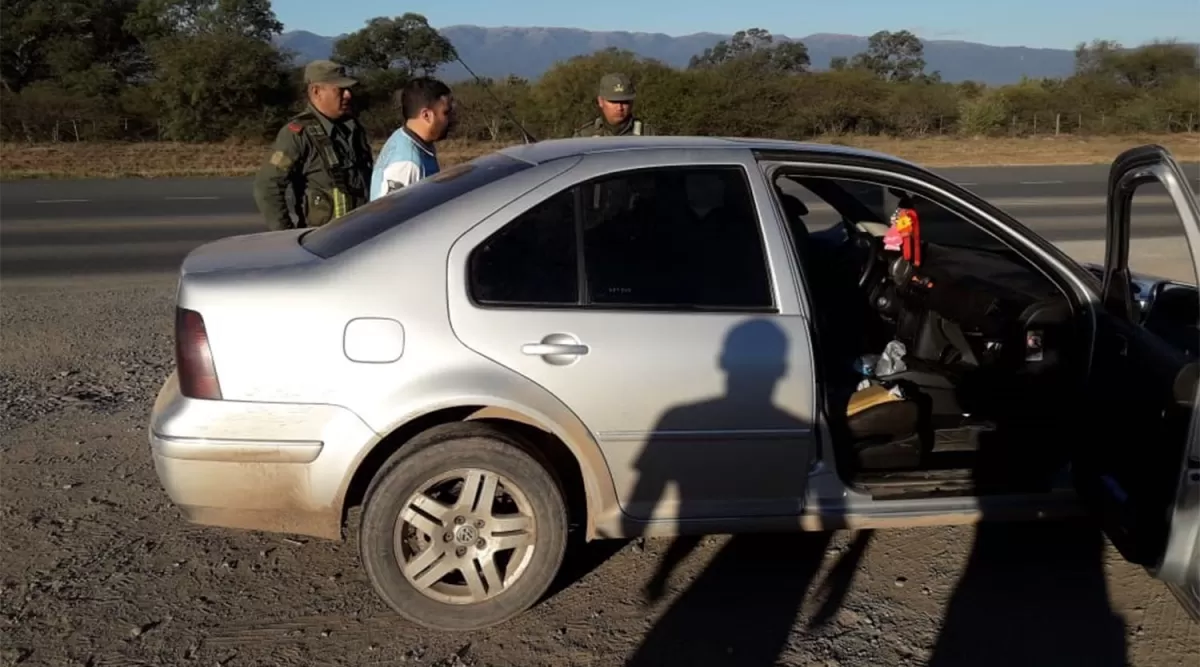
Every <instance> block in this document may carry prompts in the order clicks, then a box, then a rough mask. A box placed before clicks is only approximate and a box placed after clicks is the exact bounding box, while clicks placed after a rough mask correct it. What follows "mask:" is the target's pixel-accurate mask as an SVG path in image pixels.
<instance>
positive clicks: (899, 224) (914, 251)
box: [883, 207, 921, 266]
mask: <svg viewBox="0 0 1200 667" xmlns="http://www.w3.org/2000/svg"><path fill="white" fill-rule="evenodd" d="M891 222H892V226H891V227H889V228H888V230H887V233H886V234H884V236H883V247H884V248H886V249H888V250H901V251H903V253H904V259H906V260H908V261H910V262H912V263H913V266H920V265H921V222H920V220H919V219H918V217H917V211H916V209H913V208H906V207H901V208H897V209H896V212H895V213H892V220H891Z"/></svg>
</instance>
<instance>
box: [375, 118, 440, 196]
mask: <svg viewBox="0 0 1200 667" xmlns="http://www.w3.org/2000/svg"><path fill="white" fill-rule="evenodd" d="M436 173H438V160H437V150H436V149H435V148H434V147H433V145H432V144H430V143H428V142H426V141H424V140H422V139H421V138H420V137H418V136H417V135H415V134H413V133H412V131H411V130H409V129H408V128H407V127H401V128H400V129H398V130H396V131H395V132H393V133H392V136H390V137H388V140H387V143H385V144H384V145H383V150H381V151H380V152H379V160H377V161H376V162H375V170H374V171H373V172H372V173H371V201H375V200H376V199H379V198H380V197H382V196H384V195H386V194H387V193H389V192H394V191H396V190H399V189H400V188H405V187H408V186H410V185H412V184H413V183H416V182H417V181H419V180H421V179H422V178H428V177H429V176H433V175H434V174H436Z"/></svg>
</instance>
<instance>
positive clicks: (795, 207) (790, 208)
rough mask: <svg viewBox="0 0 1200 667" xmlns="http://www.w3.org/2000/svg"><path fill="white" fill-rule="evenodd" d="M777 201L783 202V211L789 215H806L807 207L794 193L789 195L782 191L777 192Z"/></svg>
mask: <svg viewBox="0 0 1200 667" xmlns="http://www.w3.org/2000/svg"><path fill="white" fill-rule="evenodd" d="M779 202H780V203H781V204H783V212H784V213H786V214H788V216H790V217H802V216H805V215H808V207H807V206H805V205H804V202H802V201H800V198H799V197H797V196H796V195H789V194H787V193H784V192H780V193H779Z"/></svg>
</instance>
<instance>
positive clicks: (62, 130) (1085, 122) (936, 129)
mask: <svg viewBox="0 0 1200 667" xmlns="http://www.w3.org/2000/svg"><path fill="white" fill-rule="evenodd" d="M13 116H14V114H5V117H3V118H0V140H2V141H4V142H9V143H28V144H44V143H50V144H57V143H76V142H91V141H140V142H154V141H164V140H167V138H168V137H167V134H166V132H165V131H164V128H163V127H162V125H161V123H159V122H158V121H154V120H147V119H145V118H137V117H124V116H120V117H103V116H101V117H86V116H77V117H58V118H53V117H45V115H43V116H42V117H40V118H36V117H28V116H26V117H15V118H14V117H13ZM651 120H653V119H651ZM504 125H508V123H504ZM476 126H478V127H476ZM816 127H817V128H818V129H813V130H809V131H807V132H806V131H799V132H796V131H784V132H782V134H788V135H796V134H800V135H802V136H790V137H786V138H794V139H809V138H813V137H815V136H819V135H821V134H826V133H829V132H830V131H831V130H832V131H833V132H835V133H838V134H846V135H856V134H857V135H888V136H897V137H926V136H993V137H1047V136H1063V135H1072V136H1089V135H1122V134H1176V133H1195V132H1200V114H1197V113H1195V112H1193V113H1187V114H1176V113H1168V114H1134V115H1130V114H1119V113H1118V114H1105V113H1093V114H1088V113H1079V112H1072V113H1059V112H1046V113H1042V112H1035V113H1017V114H1010V115H1007V117H1004V118H1000V117H992V118H988V119H983V120H980V119H971V118H966V117H964V116H961V115H959V116H946V115H937V116H930V115H925V114H919V113H916V114H905V115H897V116H892V117H885V118H877V119H872V120H870V121H868V122H863V121H862V120H861V119H858V120H857V122H853V123H849V122H848V123H846V124H845V125H842V124H839V123H837V122H836V119H835V122H833V123H830V122H827V121H826V122H822V123H819V124H817V126H816ZM819 128H831V130H825V131H824V132H822V131H820V129H819ZM372 129H374V130H375V131H374V132H372V134H373V135H376V137H377V138H382V137H385V136H387V134H389V133H390V132H391V130H392V129H394V128H372ZM457 129H458V133H459V134H460V135H461V136H462V137H464V138H493V137H495V138H501V139H503V138H508V137H497V132H496V128H495V127H493V126H492V123H491V120H489V119H488V118H484V117H478V118H476V117H466V118H462V119H461V120H460V123H459V126H458V128H457ZM656 129H657V130H658V131H659V133H661V134H671V133H673V132H672V131H671V130H672V128H670V127H669V126H667V127H664V126H663V125H662V124H658V125H657V126H656ZM509 132H512V133H513V137H511V138H513V139H518V138H519V135H517V134H516V132H515V130H512V129H511V128H505V132H504V133H505V134H507V133H509ZM776 134H781V133H776ZM546 136H549V135H548V134H547V135H546ZM241 138H242V139H248V140H253V139H259V138H258V137H241Z"/></svg>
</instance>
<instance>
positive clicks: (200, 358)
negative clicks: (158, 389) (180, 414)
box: [175, 308, 221, 401]
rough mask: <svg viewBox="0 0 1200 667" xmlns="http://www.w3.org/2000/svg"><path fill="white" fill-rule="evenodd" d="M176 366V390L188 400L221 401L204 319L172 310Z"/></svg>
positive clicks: (180, 310)
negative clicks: (177, 387)
mask: <svg viewBox="0 0 1200 667" xmlns="http://www.w3.org/2000/svg"><path fill="white" fill-rule="evenodd" d="M175 366H176V368H177V369H178V370H179V390H180V391H181V392H183V395H184V396H187V397H188V398H199V399H206V400H210V401H219V400H221V384H220V383H219V382H217V368H216V366H215V365H214V364H213V358H212V349H211V348H210V347H209V345H208V332H207V331H206V330H205V329H204V318H203V317H201V316H200V313H197V312H196V311H194V310H187V309H186V308H176V309H175Z"/></svg>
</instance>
